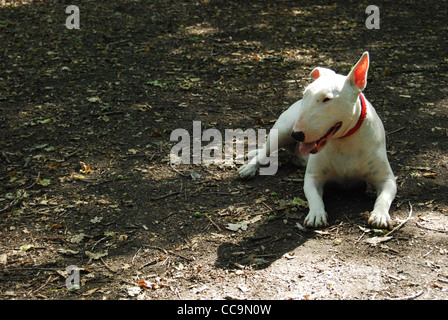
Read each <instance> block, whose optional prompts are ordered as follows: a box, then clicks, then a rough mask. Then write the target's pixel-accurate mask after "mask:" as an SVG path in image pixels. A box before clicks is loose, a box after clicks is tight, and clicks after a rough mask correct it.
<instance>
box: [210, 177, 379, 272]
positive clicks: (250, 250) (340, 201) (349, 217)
mask: <svg viewBox="0 0 448 320" xmlns="http://www.w3.org/2000/svg"><path fill="white" fill-rule="evenodd" d="M374 201H375V196H374V195H373V194H371V192H366V187H365V186H361V187H359V188H357V189H354V190H350V192H347V190H340V189H337V188H332V187H328V188H326V190H325V192H324V202H325V205H326V210H327V212H328V223H329V228H331V227H332V226H334V225H337V224H338V223H339V222H340V221H345V222H346V223H350V224H356V225H361V226H367V225H366V218H365V216H362V215H361V214H360V213H362V212H365V211H369V210H371V209H372V206H373V203H374ZM305 215H306V213H304V214H303V217H305ZM285 220H286V223H285ZM296 222H299V224H301V225H302V224H303V218H300V219H287V218H286V217H282V215H280V216H279V217H277V218H276V219H275V220H274V221H271V220H270V219H268V218H266V219H265V220H264V221H263V222H261V223H260V225H258V226H257V227H256V230H255V231H254V232H253V233H251V232H248V235H247V236H246V237H244V238H243V239H242V240H240V241H238V242H233V243H223V244H221V245H220V246H219V248H218V258H217V260H216V262H215V266H216V267H218V268H222V269H230V270H232V269H241V268H246V267H251V268H253V269H264V268H267V267H268V266H270V265H271V264H272V263H274V262H275V261H277V260H279V259H281V258H282V257H283V256H285V255H286V254H289V253H291V252H293V251H294V250H295V249H296V248H298V247H300V246H302V245H303V244H304V243H306V242H307V241H308V240H309V239H312V238H314V237H316V234H317V233H316V232H315V230H313V229H308V228H307V229H306V230H303V229H301V228H299V227H297V225H296ZM301 225H300V226H301Z"/></svg>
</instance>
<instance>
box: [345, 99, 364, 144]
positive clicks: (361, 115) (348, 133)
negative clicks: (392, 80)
mask: <svg viewBox="0 0 448 320" xmlns="http://www.w3.org/2000/svg"><path fill="white" fill-rule="evenodd" d="M359 100H360V101H361V114H360V115H359V119H358V122H357V123H356V125H355V126H354V127H353V128H351V129H350V131H349V132H347V134H346V135H345V136H343V137H340V138H339V139H343V138H347V137H350V136H351V135H352V134H354V133H355V132H356V131H358V129H359V128H360V127H361V126H362V123H363V122H364V119H365V118H366V114H367V106H366V100H365V98H364V95H363V94H362V93H360V94H359Z"/></svg>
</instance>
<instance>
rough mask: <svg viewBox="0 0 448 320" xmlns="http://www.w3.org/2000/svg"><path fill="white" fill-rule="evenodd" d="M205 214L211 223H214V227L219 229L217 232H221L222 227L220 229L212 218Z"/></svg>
mask: <svg viewBox="0 0 448 320" xmlns="http://www.w3.org/2000/svg"><path fill="white" fill-rule="evenodd" d="M205 216H206V217H207V219H208V220H209V221H210V222H211V223H212V225H214V226H215V227H216V229H218V230H219V232H222V229H221V228H220V227H219V226H218V225H217V224H216V223H214V222H213V220H212V218H210V217H209V216H208V214H206V215H205Z"/></svg>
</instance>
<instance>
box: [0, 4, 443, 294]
mask: <svg viewBox="0 0 448 320" xmlns="http://www.w3.org/2000/svg"><path fill="white" fill-rule="evenodd" d="M75 2H76V1H75ZM69 4H77V5H78V6H79V8H80V13H81V16H80V18H81V19H80V21H81V28H80V29H79V30H69V29H67V28H66V27H65V19H66V18H67V17H68V15H67V14H65V8H66V7H67V6H68V5H69ZM367 5H368V4H366V3H359V2H357V1H275V2H267V1H266V2H264V1H115V0H113V1H104V2H98V1H78V3H74V2H73V1H23V2H20V1H2V2H0V35H1V41H2V44H1V59H0V133H1V136H2V140H1V141H0V147H1V154H0V163H1V166H0V183H1V188H0V213H1V216H0V296H1V297H2V298H3V299H123V298H124V299H224V298H229V299H387V298H400V299H403V298H416V299H446V298H447V297H448V296H447V289H448V247H447V232H448V200H447V196H446V195H447V191H448V187H447V183H446V181H447V177H448V156H447V150H448V144H447V140H448V126H447V116H448V111H447V105H448V95H447V90H448V89H447V77H448V60H447V59H448V57H447V48H448V43H447V38H446V34H447V27H446V6H445V4H444V3H443V2H440V1H425V2H424V3H420V2H417V1H414V2H412V3H411V4H409V3H408V2H403V1H387V2H384V3H376V5H378V7H379V8H380V12H381V24H380V29H379V30H368V29H367V28H366V27H365V19H366V18H367V16H368V15H367V14H365V8H366V7H367ZM366 50H368V51H369V52H370V55H371V61H372V62H371V69H370V71H369V83H368V87H367V89H366V91H365V94H366V96H367V97H368V99H369V100H370V101H371V102H372V103H373V105H374V106H375V108H376V110H377V112H378V113H379V115H380V117H381V118H382V119H383V122H384V125H385V128H386V131H387V133H388V136H387V138H388V150H389V159H390V161H391V165H392V167H393V169H394V173H395V174H396V176H397V178H398V183H399V191H398V196H397V198H396V200H395V201H394V204H393V207H392V209H391V214H392V218H393V220H394V223H395V225H398V224H399V223H400V222H402V221H405V219H406V218H407V217H408V214H409V209H410V207H409V204H411V205H412V207H413V214H412V217H411V218H410V219H409V220H408V221H406V223H405V224H404V226H403V227H402V228H401V229H400V230H398V231H397V232H396V233H394V235H393V238H392V239H391V240H389V241H387V242H382V243H379V244H377V245H376V246H373V245H371V244H369V243H367V242H366V241H365V240H368V239H372V238H373V237H374V236H376V235H377V233H379V235H380V236H381V235H383V234H382V231H381V230H370V229H366V227H367V226H366V211H368V210H370V209H371V208H372V205H373V202H374V194H373V192H371V190H369V189H368V190H367V191H366V192H364V191H362V190H361V191H360V192H356V193H352V194H346V193H341V192H339V191H337V190H330V191H329V192H327V193H326V194H327V196H326V199H325V201H326V205H327V211H328V213H329V216H330V217H329V219H330V221H329V222H330V226H329V227H328V228H324V229H320V230H316V231H312V230H307V231H302V230H300V229H299V228H298V227H297V226H296V223H297V222H299V223H302V222H303V218H304V217H305V215H306V213H307V211H306V208H304V207H303V206H299V205H296V203H297V202H298V200H299V199H304V195H303V190H302V182H301V179H302V178H303V174H304V170H303V169H300V168H296V167H294V166H293V165H292V164H291V163H290V161H289V160H288V158H285V159H283V160H282V162H281V168H280V170H279V171H278V173H277V174H276V175H275V176H258V177H256V178H255V179H253V180H249V181H244V180H241V179H239V178H238V177H237V175H236V166H233V165H229V166H225V165H210V166H205V165H179V166H176V167H171V166H170V165H169V152H170V150H171V148H172V147H173V145H175V143H176V142H172V141H170V133H171V132H172V130H174V129H176V128H185V129H187V130H188V131H189V132H192V125H193V121H201V123H202V129H205V128H217V129H219V130H220V131H221V132H224V129H236V128H243V129H247V128H254V129H269V128H270V127H271V126H272V124H273V122H274V121H275V120H276V118H277V117H278V115H279V114H280V113H281V112H282V111H283V110H285V109H286V108H287V107H288V106H289V105H290V104H292V103H293V102H294V101H296V100H297V99H299V98H300V96H301V93H302V91H303V88H304V87H305V86H306V85H307V84H308V83H309V81H310V80H309V79H308V77H307V75H308V73H309V72H310V71H311V70H312V68H314V67H315V66H318V65H320V66H327V67H330V68H332V69H333V70H336V71H337V72H338V73H343V74H344V73H348V71H349V70H350V67H351V65H352V64H353V63H355V62H356V61H357V60H358V59H359V57H360V56H361V54H362V52H363V51H366ZM294 199H295V200H294ZM242 222H244V223H245V222H247V229H246V230H239V231H231V230H228V229H226V227H228V225H229V223H232V224H235V223H242ZM70 265H75V266H77V267H78V268H80V269H81V275H80V279H81V287H80V289H79V290H72V291H69V290H67V289H66V280H65V278H66V277H67V272H66V267H67V266H70Z"/></svg>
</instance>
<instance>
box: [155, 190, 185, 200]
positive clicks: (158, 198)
mask: <svg viewBox="0 0 448 320" xmlns="http://www.w3.org/2000/svg"><path fill="white" fill-rule="evenodd" d="M179 193H180V192H179V191H176V192H170V193H167V194H165V195H163V196H160V197H155V198H151V199H150V200H151V201H156V200H161V199H165V198H168V197H171V196H175V195H178V194H179Z"/></svg>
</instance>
